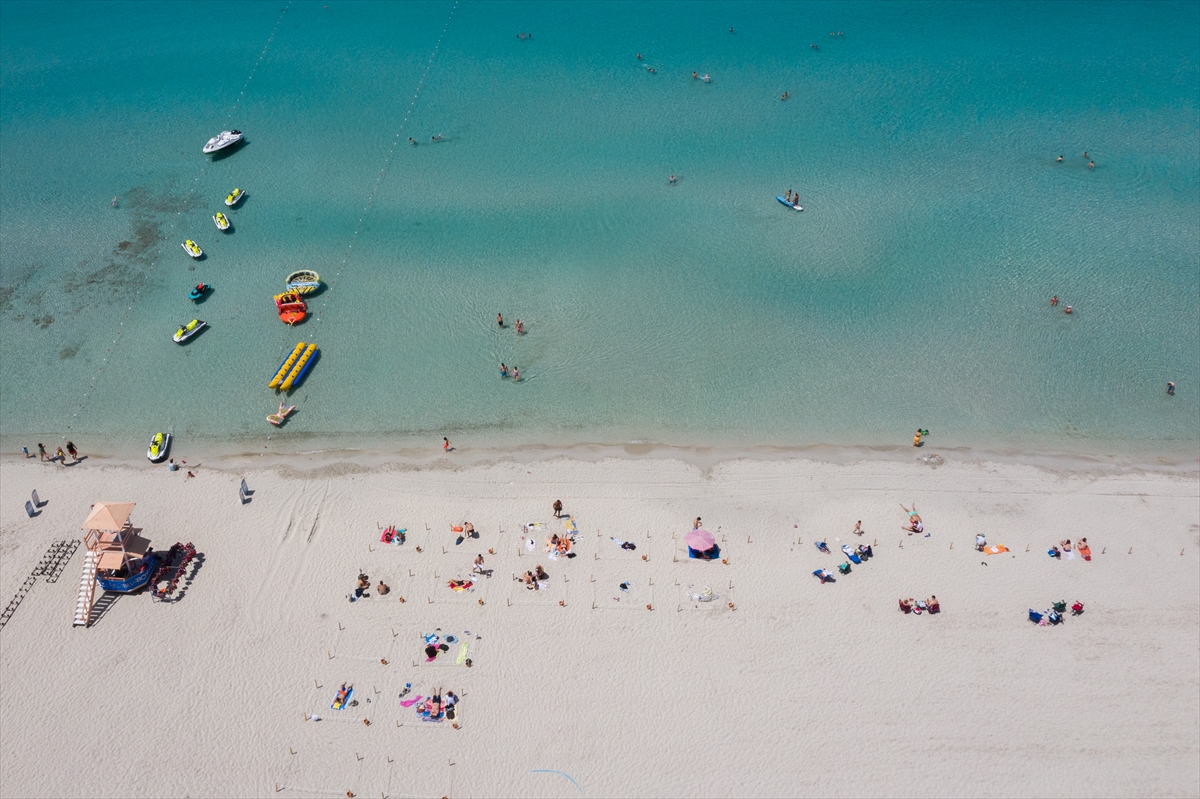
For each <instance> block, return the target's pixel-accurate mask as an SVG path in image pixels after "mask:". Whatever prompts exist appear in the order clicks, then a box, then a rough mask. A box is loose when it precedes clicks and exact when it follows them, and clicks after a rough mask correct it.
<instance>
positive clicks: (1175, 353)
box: [0, 2, 1200, 452]
mask: <svg viewBox="0 0 1200 799" xmlns="http://www.w3.org/2000/svg"><path fill="white" fill-rule="evenodd" d="M286 7H287V11H286V13H281V9H282V8H284V4H282V3H281V4H279V5H273V4H263V3H249V4H231V5H228V6H223V7H222V8H223V11H222V13H221V14H220V15H214V14H212V13H211V6H210V5H209V4H201V3H171V4H164V5H162V6H147V5H145V4H93V3H81V4H77V5H60V4H55V5H41V4H21V3H5V4H4V5H3V6H0V23H2V24H0V68H2V72H0V161H2V163H3V180H2V183H0V290H2V295H0V333H2V340H3V343H2V346H0V356H2V357H0V429H2V431H3V439H4V445H5V446H6V447H11V446H19V445H20V444H25V443H28V442H27V441H26V439H27V438H29V437H31V436H43V437H45V438H53V437H54V436H55V435H56V434H58V435H62V434H64V433H66V434H68V435H70V436H72V437H73V438H74V440H75V441H77V442H79V441H80V440H81V439H82V440H84V441H87V442H90V443H91V444H92V445H93V446H95V445H96V442H105V443H106V444H109V443H111V444H114V445H115V444H116V443H118V442H128V441H137V442H140V441H142V440H143V439H146V438H148V437H149V435H150V434H151V433H152V432H154V431H155V430H158V429H168V430H173V431H174V432H175V434H176V437H177V441H180V442H183V441H186V440H190V441H194V442H197V443H207V444H209V445H212V444H213V443H214V442H217V441H230V442H232V444H231V445H232V446H235V447H238V448H250V447H255V446H258V445H259V444H258V443H256V442H262V441H264V440H265V439H266V436H267V435H268V434H274V435H275V438H274V443H273V445H272V446H279V445H282V446H284V447H286V446H288V443H287V442H289V441H291V442H292V445H294V446H297V447H299V446H302V445H303V444H304V442H308V441H311V440H313V439H315V438H320V439H322V440H335V441H336V440H338V439H340V438H345V439H346V440H361V439H364V438H365V439H374V440H376V441H380V440H383V441H391V440H396V441H401V440H403V441H417V440H424V439H426V438H428V439H430V440H432V441H439V440H440V438H441V436H442V435H449V436H450V437H451V438H452V439H453V440H454V441H455V442H456V443H457V444H460V445H463V446H470V445H483V444H484V443H487V444H490V445H504V444H506V443H516V442H522V443H545V444H562V443H570V442H578V441H602V442H622V441H631V440H634V441H661V442H669V443H673V444H682V445H688V444H724V443H731V442H736V443H738V444H742V445H751V446H753V445H769V444H778V445H784V446H791V445H805V444H811V443H815V442H825V443H834V444H878V443H889V444H890V443H895V442H897V441H900V442H903V441H904V440H905V439H906V437H907V436H908V435H911V433H910V432H909V431H911V430H912V429H914V428H915V427H917V426H918V425H921V426H923V427H928V428H931V429H932V430H933V433H934V436H933V438H932V441H933V442H936V444H937V445H938V446H956V445H964V444H970V445H972V446H982V445H995V446H1000V447H1004V446H1008V447H1012V446H1025V445H1029V446H1032V447H1033V448H1058V447H1064V448H1070V449H1082V450H1094V451H1100V452H1103V451H1110V450H1125V449H1135V450H1142V451H1153V450H1158V449H1163V450H1172V451H1185V452H1194V451H1195V450H1196V447H1197V445H1198V443H1200V435H1198V433H1197V430H1198V429H1200V402H1198V400H1197V398H1198V397H1200V365H1198V364H1200V153H1198V150H1197V147H1196V142H1197V140H1198V138H1200V110H1198V99H1197V98H1198V97H1200V33H1197V31H1200V6H1197V5H1196V4H1148V5H1131V4H1078V5H1074V4H1065V3H1058V4H1047V5H1025V4H978V5H976V4H968V3H960V4H929V5H927V4H908V3H885V4H863V3H828V4H795V5H793V4H779V3H768V4H744V3H704V4H694V5H693V4H671V3H647V4H636V3H571V4H543V3H514V4H490V3H469V4H459V5H457V6H455V5H454V4H453V3H449V2H447V3H422V4H402V5H398V4H397V5H394V4H383V3H336V2H335V3H329V4H328V6H327V7H325V4H324V3H311V4H310V3H296V2H293V3H290V4H287V5H286ZM452 9H453V12H452ZM731 25H732V26H733V27H734V28H735V31H736V32H735V33H733V34H730V33H729V30H728V29H729V27H730V26H731ZM839 29H840V30H842V31H843V32H844V33H845V35H844V36H842V37H833V38H831V37H829V36H828V33H829V31H830V30H839ZM184 31H186V32H187V35H186V36H182V35H180V34H181V32H184ZM522 31H532V32H533V34H534V37H533V38H532V39H530V40H520V39H518V38H517V37H516V34H517V33H518V32H522ZM443 32H444V36H443ZM439 41H440V46H438V43H439ZM810 43H816V44H817V45H818V46H819V49H817V50H814V49H812V48H810V47H809V46H808V45H809V44H810ZM435 47H437V50H436V54H434V52H435ZM639 52H640V53H641V54H642V55H643V57H644V60H643V61H642V62H638V61H637V60H636V58H635V55H636V54H637V53H639ZM431 57H432V58H431ZM646 65H651V66H653V67H654V68H655V69H656V70H657V71H656V73H654V74H651V73H650V72H648V71H647V70H646V69H644V67H645V66H646ZM693 70H695V71H698V72H699V73H700V74H705V73H707V74H711V75H712V82H711V83H703V82H701V81H694V80H692V79H691V73H692V71H693ZM250 76H252V77H250ZM248 78H249V79H248ZM243 87H244V90H243ZM418 88H420V92H419V94H418V93H417V90H418ZM785 90H786V91H788V92H789V93H790V95H791V97H790V99H789V100H788V101H787V102H781V101H780V99H779V96H780V94H781V92H783V91H785ZM414 98H415V99H414ZM222 127H236V128H239V129H241V130H243V131H245V133H246V137H247V143H246V144H245V145H244V146H242V147H241V148H239V149H238V150H236V151H235V152H232V153H231V154H228V155H225V156H220V157H215V158H210V157H208V156H204V155H202V154H201V153H200V147H201V145H203V143H204V142H205V140H207V139H208V137H210V136H212V135H214V134H215V133H216V132H217V131H219V130H221V129H222ZM439 133H440V134H443V135H444V136H445V140H444V141H441V142H437V143H432V142H430V137H431V136H432V135H433V134H439ZM409 136H412V137H413V138H414V139H415V140H416V141H417V142H418V146H412V145H410V144H408V143H407V139H408V137H409ZM397 142H398V144H396V143H397ZM394 145H395V146H394ZM1085 149H1086V150H1087V151H1088V152H1089V154H1090V156H1091V157H1092V158H1093V159H1094V160H1095V162H1096V168H1095V169H1094V170H1089V169H1087V166H1086V163H1087V162H1086V161H1085V160H1084V159H1083V156H1082V153H1083V151H1084V150H1085ZM1059 153H1062V154H1063V155H1064V156H1065V160H1064V162H1063V163H1061V164H1059V163H1056V162H1055V160H1054V158H1055V156H1056V155H1058V154H1059ZM671 174H674V175H676V176H678V182H677V183H676V184H675V185H669V184H668V182H667V176H668V175H671ZM235 185H236V186H240V187H242V188H244V189H246V190H247V192H248V197H247V199H246V201H245V202H244V204H243V205H241V206H239V207H238V208H237V209H235V210H234V211H232V212H228V213H229V216H230V218H231V220H232V222H233V230H232V231H231V232H229V233H227V234H220V233H219V232H218V231H217V230H216V229H215V227H214V226H213V223H212V221H211V218H210V217H211V216H212V214H213V213H215V212H216V211H217V210H223V209H224V206H223V205H222V204H221V200H222V199H223V198H224V196H225V195H226V194H227V193H228V192H229V190H230V189H232V188H233V187H234V186H235ZM789 188H790V189H795V190H797V191H798V192H799V193H800V196H801V199H802V203H803V204H804V206H805V210H804V212H803V213H795V212H793V211H790V210H789V209H787V208H785V207H783V206H782V205H780V204H779V203H777V202H776V201H775V199H774V196H775V195H776V194H781V193H783V192H784V191H786V190H787V189H789ZM113 195H116V197H117V200H118V202H117V207H116V208H112V207H110V205H109V201H110V200H111V199H112V197H113ZM184 238H194V239H195V240H196V241H197V242H198V243H199V244H200V245H201V247H203V248H204V250H205V252H206V258H205V259H204V260H202V261H200V262H195V263H193V262H192V261H191V260H190V259H189V258H187V257H186V256H185V255H184V253H183V252H182V251H181V249H180V247H179V243H180V242H181V241H182V240H183V239H184ZM299 268H314V269H316V270H317V271H319V272H320V273H321V274H322V277H323V278H324V279H325V282H326V283H327V289H326V290H325V291H324V292H323V293H322V294H320V295H318V296H317V297H315V298H314V299H312V300H311V302H310V309H311V310H312V311H313V316H312V317H311V318H310V319H309V320H308V321H306V322H305V323H303V324H302V325H300V326H297V327H296V328H294V329H288V328H286V327H285V326H283V325H282V324H280V323H279V321H278V320H277V319H276V317H275V314H274V305H273V302H272V300H271V295H272V294H274V293H277V292H278V291H280V290H282V287H283V278H284V276H285V275H286V274H288V273H289V272H290V271H293V270H295V269H299ZM201 280H202V281H205V282H207V283H211V284H212V285H213V286H214V287H215V290H214V292H213V293H212V295H211V296H210V297H209V298H208V299H207V300H206V301H205V302H204V303H203V304H202V305H200V306H198V307H196V306H193V305H192V304H191V303H190V302H189V301H188V300H187V298H186V295H187V291H188V289H189V288H190V287H191V286H192V285H194V284H195V283H196V282H198V281H201ZM1053 294H1057V295H1058V296H1059V297H1060V298H1061V299H1062V302H1063V304H1064V305H1065V304H1067V303H1070V304H1072V305H1073V306H1074V307H1075V309H1076V310H1075V313H1073V314H1072V315H1071V316H1069V317H1068V316H1066V315H1065V314H1063V313H1062V312H1061V306H1060V308H1059V309H1051V308H1050V307H1049V303H1048V300H1049V297H1050V296H1051V295H1053ZM498 311H499V312H503V313H504V316H505V318H506V320H508V322H509V323H510V324H511V323H512V322H513V321H515V319H517V318H520V319H522V320H523V321H524V322H525V325H526V328H527V330H528V332H527V334H526V335H525V336H523V337H521V338H518V337H517V336H516V335H515V334H514V333H513V331H512V329H511V327H510V328H506V329H505V330H499V329H497V326H496V323H495V317H496V313H497V312H498ZM197 315H198V316H199V317H200V318H202V319H205V320H207V321H208V322H209V324H210V326H211V327H210V329H209V330H207V331H205V332H204V333H203V334H202V335H201V336H199V337H198V338H197V339H196V340H195V341H193V342H191V343H190V344H188V345H186V346H182V347H180V346H177V345H175V344H174V343H173V342H172V341H171V340H170V336H171V333H172V332H173V331H174V329H175V328H176V326H178V325H179V324H180V323H181V322H183V321H186V320H187V319H191V318H192V317H193V316H197ZM300 340H304V341H315V342H316V343H318V344H319V346H320V347H321V350H322V358H321V360H320V362H319V363H318V364H317V365H316V366H314V368H313V370H312V371H311V373H310V374H309V376H308V379H307V380H306V381H305V383H304V384H303V385H302V386H301V387H300V388H299V389H298V390H296V391H294V392H293V396H292V399H291V400H290V402H291V403H295V404H297V405H299V406H300V410H299V412H298V413H297V414H296V416H295V417H294V419H293V420H292V421H290V422H289V424H288V425H287V426H286V427H285V428H284V429H282V430H280V431H276V430H274V429H271V428H270V427H269V426H268V425H267V424H266V421H265V419H264V417H265V415H266V414H267V413H269V412H271V411H273V410H274V409H275V404H276V402H277V399H276V397H275V395H274V392H272V391H270V390H269V389H268V388H267V386H266V383H267V381H268V380H269V379H270V377H271V375H272V374H273V372H274V370H275V368H276V366H277V365H278V364H279V362H280V361H281V360H282V359H283V358H284V357H285V356H286V354H287V352H288V351H290V349H291V348H292V346H294V344H295V343H296V342H297V341H300ZM501 361H504V362H506V363H508V364H509V365H510V366H514V365H515V366H517V367H519V368H520V370H521V376H522V381H521V383H520V384H517V385H514V384H513V383H512V382H511V381H507V380H501V379H500V378H499V375H498V366H499V363H500V362H501ZM1167 380H1173V381H1175V382H1176V383H1177V384H1178V386H1179V393H1178V395H1177V396H1175V397H1173V398H1169V397H1167V396H1166V395H1165V392H1164V390H1163V388H1164V385H1165V382H1166V381H1167ZM1028 442H1034V443H1033V444H1032V445H1030V444H1029V443H1028Z"/></svg>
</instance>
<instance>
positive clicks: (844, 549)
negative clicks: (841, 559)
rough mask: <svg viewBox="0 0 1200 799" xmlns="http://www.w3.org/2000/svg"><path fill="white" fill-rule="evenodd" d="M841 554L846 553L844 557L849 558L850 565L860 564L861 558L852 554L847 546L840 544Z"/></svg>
mask: <svg viewBox="0 0 1200 799" xmlns="http://www.w3.org/2000/svg"><path fill="white" fill-rule="evenodd" d="M842 552H844V553H846V557H848V558H850V562H851V563H854V564H859V563H862V558H860V557H859V556H858V555H856V554H854V550H853V549H851V548H850V545H849V544H842Z"/></svg>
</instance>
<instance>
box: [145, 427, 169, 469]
mask: <svg viewBox="0 0 1200 799" xmlns="http://www.w3.org/2000/svg"><path fill="white" fill-rule="evenodd" d="M170 448H171V434H170V433H155V434H154V436H153V437H152V438H151V439H150V448H149V449H147V450H146V457H147V458H149V459H150V462H151V463H162V460H163V459H164V458H166V457H167V450H169V449H170Z"/></svg>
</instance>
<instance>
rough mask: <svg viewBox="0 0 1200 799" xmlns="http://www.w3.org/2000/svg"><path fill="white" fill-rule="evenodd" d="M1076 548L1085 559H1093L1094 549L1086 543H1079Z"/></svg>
mask: <svg viewBox="0 0 1200 799" xmlns="http://www.w3.org/2000/svg"><path fill="white" fill-rule="evenodd" d="M1075 549H1077V550H1079V554H1080V556H1081V557H1082V558H1083V559H1084V560H1091V559H1092V549H1091V547H1089V546H1087V545H1086V544H1083V545H1078V546H1076V547H1075Z"/></svg>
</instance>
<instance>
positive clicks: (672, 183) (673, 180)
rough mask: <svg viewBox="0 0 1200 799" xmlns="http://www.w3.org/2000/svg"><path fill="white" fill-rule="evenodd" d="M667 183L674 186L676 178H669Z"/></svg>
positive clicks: (672, 176)
mask: <svg viewBox="0 0 1200 799" xmlns="http://www.w3.org/2000/svg"><path fill="white" fill-rule="evenodd" d="M667 183H670V184H671V185H672V186H674V185H675V176H674V175H671V177H669V178H667Z"/></svg>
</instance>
